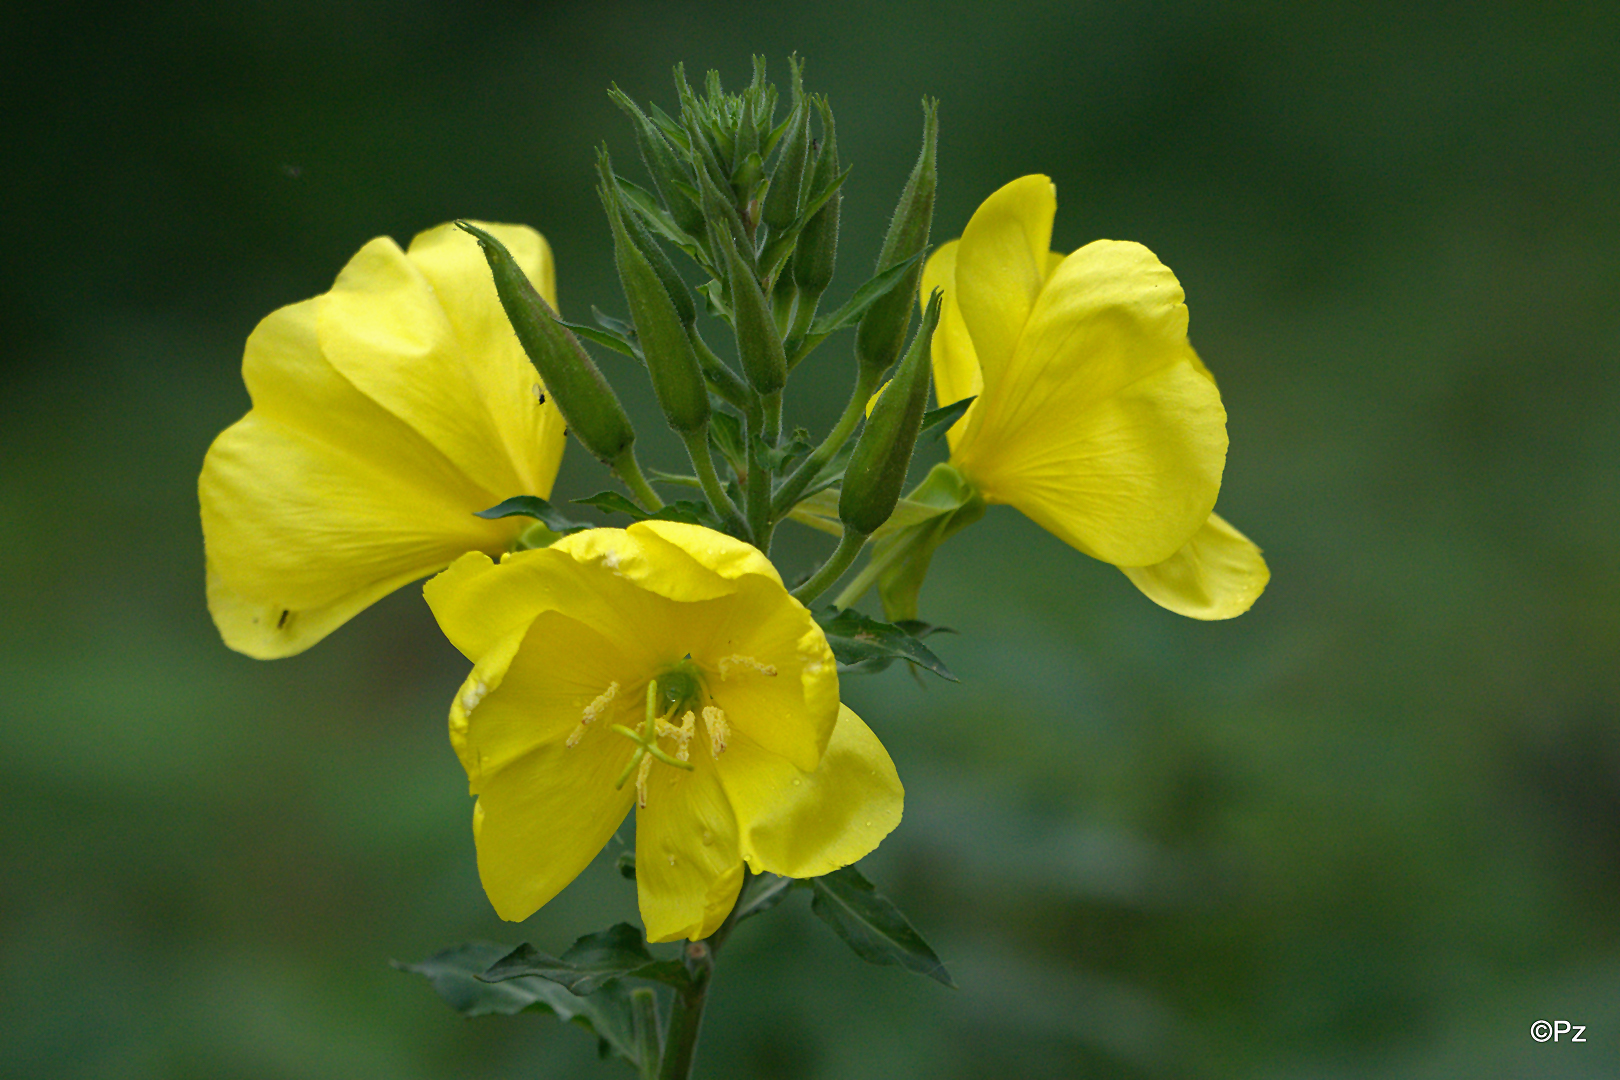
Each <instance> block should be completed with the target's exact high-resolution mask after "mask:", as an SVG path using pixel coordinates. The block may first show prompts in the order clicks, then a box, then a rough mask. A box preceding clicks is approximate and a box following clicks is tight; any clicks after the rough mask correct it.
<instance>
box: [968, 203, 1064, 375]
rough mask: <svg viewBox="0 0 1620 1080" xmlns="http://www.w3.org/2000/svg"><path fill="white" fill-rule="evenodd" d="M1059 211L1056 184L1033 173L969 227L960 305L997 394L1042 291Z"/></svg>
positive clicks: (987, 206) (986, 206)
mask: <svg viewBox="0 0 1620 1080" xmlns="http://www.w3.org/2000/svg"><path fill="white" fill-rule="evenodd" d="M1056 213H1057V194H1056V189H1055V188H1054V187H1053V186H1052V181H1051V180H1049V179H1048V178H1047V177H1044V176H1025V177H1022V178H1020V179H1018V180H1014V181H1013V182H1012V183H1010V184H1007V185H1006V186H1005V187H1003V188H1001V189H1000V190H998V191H996V192H995V193H994V194H992V195H991V196H990V197H989V198H988V199H986V200H985V201H984V203H983V205H981V206H980V207H979V209H978V210H976V211H975V212H974V214H973V217H972V218H971V219H970V220H969V221H968V223H967V228H965V229H963V230H962V239H961V241H960V243H959V245H958V247H957V250H956V302H957V304H958V305H959V306H960V307H961V311H962V319H963V322H964V324H965V325H966V327H967V331H968V333H969V334H970V335H971V336H972V339H973V346H974V351H975V352H976V353H977V355H978V359H979V366H980V369H981V370H982V372H983V376H984V385H985V387H986V388H988V389H990V390H991V391H994V390H995V389H996V386H997V383H998V382H999V381H1000V379H1001V376H1002V373H1003V372H1004V371H1005V370H1006V369H1007V366H1008V365H1009V364H1010V363H1011V362H1012V359H1013V350H1014V348H1015V346H1016V345H1017V344H1018V339H1019V336H1020V335H1021V334H1022V333H1023V332H1024V323H1025V322H1026V321H1028V319H1029V316H1030V312H1031V311H1032V310H1033V309H1034V306H1035V301H1036V298H1037V297H1038V296H1040V294H1041V286H1042V284H1043V283H1044V281H1045V279H1046V264H1047V253H1048V251H1049V250H1050V248H1051V241H1052V218H1053V216H1054V215H1055V214H1056Z"/></svg>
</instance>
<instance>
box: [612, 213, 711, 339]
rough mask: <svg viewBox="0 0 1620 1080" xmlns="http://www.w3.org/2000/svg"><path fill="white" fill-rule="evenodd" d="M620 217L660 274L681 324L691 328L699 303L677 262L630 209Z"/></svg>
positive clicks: (659, 278)
mask: <svg viewBox="0 0 1620 1080" xmlns="http://www.w3.org/2000/svg"><path fill="white" fill-rule="evenodd" d="M619 205H620V207H621V209H622V208H623V206H624V204H623V203H620V204H619ZM620 217H621V218H622V219H623V220H624V224H625V228H627V229H628V230H629V232H630V240H631V242H633V243H634V244H635V245H636V249H637V250H639V251H640V252H641V254H642V256H643V257H644V258H646V260H647V261H648V262H649V263H651V264H652V268H653V272H654V273H656V274H657V275H658V280H659V281H661V282H663V285H664V291H665V292H667V293H668V294H669V299H670V301H671V302H672V303H673V304H674V305H675V313H676V314H677V315H679V316H680V317H681V325H683V326H685V327H687V328H688V329H690V328H691V326H692V324H693V323H694V322H696V321H697V305H696V304H694V303H693V302H692V290H691V289H689V288H687V287H686V282H685V280H684V279H682V277H681V275H680V274H678V273H676V271H675V264H674V263H672V262H670V261H669V256H668V255H667V254H665V252H664V249H663V248H662V247H661V246H659V243H658V241H657V240H654V239H653V237H652V234H651V233H649V232H648V231H647V227H646V226H645V225H643V224H642V223H641V218H640V217H638V216H637V215H636V214H634V213H632V212H630V211H628V210H627V211H625V212H624V213H622V214H621V215H620Z"/></svg>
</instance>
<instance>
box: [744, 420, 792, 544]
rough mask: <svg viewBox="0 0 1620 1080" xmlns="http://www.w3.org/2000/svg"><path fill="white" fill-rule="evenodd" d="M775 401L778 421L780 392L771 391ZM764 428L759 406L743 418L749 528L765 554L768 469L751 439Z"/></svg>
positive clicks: (768, 534)
mask: <svg viewBox="0 0 1620 1080" xmlns="http://www.w3.org/2000/svg"><path fill="white" fill-rule="evenodd" d="M774 396H775V397H776V401H777V410H778V413H777V415H778V418H779V419H778V422H780V415H781V412H780V410H781V403H782V395H781V394H780V393H778V394H776V395H774ZM763 432H764V422H763V418H762V416H761V413H760V411H759V410H756V411H754V412H752V413H750V414H749V415H748V416H746V417H744V418H743V445H744V446H746V447H747V448H748V450H747V452H748V491H747V497H746V502H747V504H748V505H747V510H748V532H749V535H750V536H752V537H753V540H754V546H755V547H757V548H758V549H759V550H760V551H761V552H763V553H764V554H766V555H769V554H770V553H771V471H770V470H769V469H767V468H766V467H765V466H764V465H763V464H761V462H760V460H759V454H757V453H756V452H755V451H754V439H755V437H756V436H759V435H762V434H763Z"/></svg>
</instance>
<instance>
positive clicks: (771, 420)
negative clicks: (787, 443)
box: [760, 390, 782, 450]
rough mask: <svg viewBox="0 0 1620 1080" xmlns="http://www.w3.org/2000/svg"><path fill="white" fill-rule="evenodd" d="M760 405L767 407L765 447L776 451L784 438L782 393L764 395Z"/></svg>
mask: <svg viewBox="0 0 1620 1080" xmlns="http://www.w3.org/2000/svg"><path fill="white" fill-rule="evenodd" d="M760 404H761V405H763V406H764V407H765V431H764V432H763V434H764V436H765V445H766V446H769V447H771V448H772V449H773V450H774V449H775V448H776V444H777V443H778V442H780V441H781V438H782V391H780V390H778V391H776V392H775V393H774V394H766V395H764V396H763V397H762V398H761V399H760Z"/></svg>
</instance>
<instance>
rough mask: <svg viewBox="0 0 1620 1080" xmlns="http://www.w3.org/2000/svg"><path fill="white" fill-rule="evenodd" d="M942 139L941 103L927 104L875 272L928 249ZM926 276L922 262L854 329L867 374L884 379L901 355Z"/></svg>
mask: <svg viewBox="0 0 1620 1080" xmlns="http://www.w3.org/2000/svg"><path fill="white" fill-rule="evenodd" d="M938 136H939V102H937V101H931V100H925V101H924V102H923V146H922V153H921V154H920V155H919V156H918V158H917V164H916V166H915V167H914V168H913V169H912V170H911V177H910V179H908V180H907V181H906V187H905V190H904V191H902V192H901V193H900V203H899V205H898V206H896V207H895V209H894V218H893V219H892V220H891V221H890V222H889V232H888V235H887V236H885V237H884V238H883V250H882V251H881V252H880V253H879V255H878V260H877V268H878V270H879V271H882V270H886V269H888V268H889V267H891V266H893V265H894V264H895V263H898V262H904V261H905V260H906V259H909V258H912V257H913V256H915V255H917V254H918V253H919V252H921V251H922V250H923V249H924V248H926V247H927V246H928V229H929V226H930V224H931V223H932V222H933V219H934V190H935V187H936V186H937V181H938V174H937V171H936V168H935V144H936V142H937V140H938ZM921 276H922V260H921V259H918V260H917V264H916V265H915V266H913V267H912V268H911V270H909V271H908V272H907V273H906V276H905V278H904V280H903V281H901V282H900V284H898V285H896V286H895V287H894V289H892V290H891V291H890V292H889V293H888V294H887V295H885V296H884V297H883V298H882V299H880V300H878V302H877V303H875V304H873V305H872V306H871V307H870V308H868V309H867V312H866V314H865V315H864V316H863V317H862V318H861V323H860V326H858V327H857V328H856V330H855V356H856V358H857V359H858V360H859V361H860V365H861V368H862V370H863V371H864V372H871V373H874V374H881V373H882V372H884V371H887V370H888V368H889V365H890V364H892V363H894V359H895V357H897V356H899V355H900V348H901V346H902V345H903V344H904V343H905V340H906V327H907V326H909V325H910V324H911V302H912V297H914V296H915V295H916V294H917V282H918V280H919V279H920V278H921Z"/></svg>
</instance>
